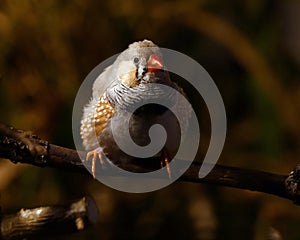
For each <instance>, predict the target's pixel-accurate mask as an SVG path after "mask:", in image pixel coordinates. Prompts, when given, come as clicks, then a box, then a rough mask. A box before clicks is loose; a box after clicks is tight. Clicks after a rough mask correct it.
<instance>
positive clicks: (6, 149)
mask: <svg viewBox="0 0 300 240" xmlns="http://www.w3.org/2000/svg"><path fill="white" fill-rule="evenodd" d="M0 158H6V159H9V160H11V161H12V162H14V163H28V164H32V165H35V166H39V167H53V168H58V169H63V170H64V171H72V172H79V173H83V174H89V172H88V171H87V170H86V169H85V167H84V166H83V164H82V162H81V159H80V158H79V156H78V154H77V151H76V150H73V149H68V148H64V147H60V146H57V145H54V144H49V143H48V142H47V141H45V140H42V139H40V138H39V137H38V136H36V135H34V134H32V133H31V132H28V131H22V130H16V129H14V128H12V127H7V126H6V125H4V124H2V123H0ZM196 160H197V159H196ZM200 166H201V163H198V162H193V163H192V165H191V166H190V168H189V169H188V170H187V171H186V172H185V173H184V174H183V175H182V176H181V177H180V178H179V181H186V182H195V183H206V184H214V185H220V186H227V187H233V188H239V189H246V190H252V191H258V192H263V193H268V194H273V195H276V196H278V197H282V198H286V199H290V200H292V201H293V202H294V203H295V204H297V205H300V165H298V166H297V167H296V169H294V170H293V171H291V173H290V174H289V175H279V174H273V173H268V172H263V171H257V170H250V169H242V168H237V167H229V166H221V165H216V166H215V167H214V169H213V170H212V171H211V172H210V173H209V174H208V175H207V176H206V177H205V178H203V179H200V178H199V177H198V173H199V169H200ZM136 169H137V166H136V165H134V164H127V165H126V170H132V171H136ZM144 170H145V171H147V170H149V169H144Z"/></svg>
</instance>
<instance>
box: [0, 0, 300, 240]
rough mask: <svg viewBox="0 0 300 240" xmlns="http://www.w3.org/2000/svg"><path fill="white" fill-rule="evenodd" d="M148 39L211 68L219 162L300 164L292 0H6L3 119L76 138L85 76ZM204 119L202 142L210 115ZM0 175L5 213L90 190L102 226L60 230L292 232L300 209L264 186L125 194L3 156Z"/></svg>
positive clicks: (0, 35) (115, 235) (299, 39)
mask: <svg viewBox="0 0 300 240" xmlns="http://www.w3.org/2000/svg"><path fill="white" fill-rule="evenodd" d="M144 38H148V39H151V40H152V41H154V42H155V43H156V44H158V45H159V46H161V47H165V48H170V49H173V50H177V51H180V52H182V53H185V54H187V55H188V56H190V57H192V58H194V59H195V60H196V61H198V62H199V63H200V64H201V65H202V66H203V67H204V68H205V69H206V70H207V71H208V72H209V73H210V75H211V76H212V78H213V79H214V81H215V83H216V84H217V86H218V88H219V90H220V92H221V94H222V97H223V99H224V103H225V107H226V111H227V119H228V133H227V140H226V143H225V147H224V150H223V152H222V155H221V158H220V160H219V163H220V164H224V165H230V166H238V167H244V168H249V169H259V170H264V171H269V172H274V173H279V174H288V173H289V172H290V170H291V169H293V168H294V167H295V166H296V164H297V163H299V157H300V124H299V120H300V74H299V73H300V71H299V69H300V67H299V66H300V2H299V1H296V0H294V1H293V0H288V1H279V0H275V1H270V0H244V1H236V0H229V1H216V0H212V1H208V0H199V1H197V0H190V1H184V0H177V1H157V0H152V1H140V0H127V1H122V0H111V1H92V0H74V1H72V2H69V1H61V0H51V1H50V0H44V1H38V0H21V1H20V0H2V1H1V2H0V75H1V80H0V116H1V119H0V121H1V122H4V123H6V124H9V125H12V126H14V127H16V128H20V129H25V130H32V131H34V132H35V133H36V134H38V135H39V136H41V137H42V138H45V139H48V140H49V141H50V142H51V143H54V144H57V145H61V146H65V147H70V148H73V147H74V144H73V139H72V129H71V121H72V107H73V101H74V99H75V96H76V92H77V90H78V88H79V86H80V84H81V82H82V81H83V80H84V78H85V77H86V75H87V74H88V73H89V72H90V71H91V70H92V69H93V68H94V67H95V66H96V65H97V64H99V63H100V62H101V61H103V60H105V59H106V58H108V57H110V56H112V55H113V54H116V53H119V52H121V51H123V50H124V49H125V48H126V47H127V46H128V44H129V43H132V42H134V41H136V40H142V39H144ZM187 92H188V94H189V91H187ZM190 98H191V99H192V101H193V104H194V105H196V104H197V98H196V97H193V96H190ZM198 101H199V102H198V104H203V102H202V100H201V99H198ZM200 122H201V131H202V132H201V134H202V135H201V138H202V143H203V146H206V145H207V141H208V140H209V133H210V131H209V129H210V127H209V118H208V117H207V116H205V114H204V116H203V118H202V117H201V116H200ZM201 151H203V152H204V153H205V147H203V149H202V150H201ZM202 154H203V153H202ZM0 179H1V180H0V190H1V196H0V206H1V209H2V212H3V213H10V212H15V211H17V210H18V209H20V208H23V207H24V208H29V207H35V206H39V205H46V204H56V203H66V202H68V201H71V200H74V199H76V198H79V197H81V196H83V195H86V194H90V195H92V196H93V197H94V198H95V200H96V201H97V204H98V207H99V208H100V218H101V219H100V223H99V224H98V226H96V227H92V228H89V229H87V230H85V231H83V232H81V233H76V234H73V235H70V236H62V237H61V238H59V239H154V238H165V239H166V238H168V239H171V238H173V239H183V238H184V239H256V240H260V239H300V231H299V224H300V208H299V207H297V206H295V205H293V203H291V202H290V201H288V200H284V199H280V198H277V197H275V196H270V195H266V194H262V193H256V192H250V191H243V190H236V189H231V188H226V187H217V186H211V185H203V184H191V183H183V182H181V183H174V184H172V185H171V186H169V187H167V188H164V189H161V190H159V191H156V192H152V193H145V194H128V193H122V192H118V191H116V190H113V189H110V188H108V187H106V186H104V185H103V184H101V183H99V182H97V181H95V180H93V179H92V177H89V176H82V175H80V174H75V173H70V172H67V171H62V170H56V169H49V168H45V169H41V168H37V167H34V166H29V165H21V164H17V165H14V164H12V163H10V162H9V161H7V160H4V159H1V160H0Z"/></svg>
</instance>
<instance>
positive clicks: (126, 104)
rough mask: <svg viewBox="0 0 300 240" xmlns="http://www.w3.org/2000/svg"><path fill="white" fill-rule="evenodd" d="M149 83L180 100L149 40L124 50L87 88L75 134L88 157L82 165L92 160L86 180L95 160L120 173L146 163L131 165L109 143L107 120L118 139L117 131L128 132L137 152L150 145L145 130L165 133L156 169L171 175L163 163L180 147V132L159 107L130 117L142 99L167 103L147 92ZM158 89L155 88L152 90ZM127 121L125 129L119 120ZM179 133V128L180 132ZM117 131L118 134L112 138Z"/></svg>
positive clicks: (171, 117) (148, 107) (131, 159)
mask: <svg viewBox="0 0 300 240" xmlns="http://www.w3.org/2000/svg"><path fill="white" fill-rule="evenodd" d="M149 83H159V84H164V85H167V86H169V87H171V88H173V89H175V90H177V91H179V92H181V93H182V94H183V91H182V89H181V88H179V87H178V86H177V84H175V83H174V82H172V81H171V80H170V77H169V73H168V72H167V71H165V70H164V63H163V60H162V55H161V51H160V49H159V47H158V46H156V45H155V44H154V43H153V42H151V41H149V40H143V41H139V42H135V43H133V44H130V45H129V47H128V49H126V50H125V51H124V52H122V53H121V54H120V55H119V56H118V58H117V59H116V61H115V62H114V63H113V64H112V65H111V66H109V67H108V68H106V69H105V70H104V71H103V72H102V74H100V75H99V77H98V78H97V79H96V80H95V82H94V84H93V91H92V98H91V100H90V102H89V103H88V104H87V105H86V106H85V107H84V109H83V117H82V120H81V129H80V134H81V138H82V140H83V146H84V147H85V149H86V150H87V151H88V153H87V156H86V160H90V159H91V160H92V174H93V176H94V177H95V174H96V161H97V159H99V160H100V162H101V163H102V164H103V163H104V161H103V159H104V157H103V156H104V155H105V156H106V157H107V159H108V160H109V161H111V162H112V163H113V164H115V165H117V166H119V167H121V168H124V169H126V164H127V163H128V162H130V163H132V162H140V163H146V161H147V160H148V159H140V160H141V161H136V160H137V158H136V157H135V156H130V155H128V154H126V153H125V152H124V151H122V150H121V149H120V148H119V146H118V145H117V144H116V142H115V141H114V136H113V133H112V124H111V122H112V120H117V121H115V122H116V127H115V129H116V131H117V134H122V131H121V130H122V129H123V128H126V127H127V128H129V132H130V136H131V137H132V139H133V141H134V142H135V143H136V144H137V145H140V146H147V145H148V144H149V142H150V138H149V132H148V131H149V128H150V127H151V126H152V125H153V124H156V123H158V124H161V125H163V126H164V128H165V130H166V132H167V141H166V143H165V145H164V147H163V148H162V150H161V151H160V152H159V153H158V154H159V156H160V159H161V161H160V165H161V167H163V166H166V168H167V172H168V175H169V178H171V169H170V167H169V162H170V161H171V160H172V156H174V155H175V153H176V151H177V149H178V146H179V143H180V126H179V122H178V120H177V119H176V117H174V115H173V114H172V113H171V111H169V110H168V109H167V108H166V107H164V106H159V105H155V104H148V105H145V106H142V107H141V108H139V109H137V110H136V111H134V112H132V108H133V106H135V105H136V104H137V103H139V102H140V101H143V100H144V99H145V98H147V99H148V98H154V99H158V98H161V99H162V100H163V101H173V103H172V104H174V105H176V104H178V102H177V100H176V99H175V98H172V96H168V95H167V94H166V93H164V92H163V91H160V90H159V87H158V89H157V91H156V90H155V89H154V90H153V89H150V88H148V86H150V85H149ZM158 86H160V85H158ZM128 114H130V115H131V118H130V122H129V126H125V125H124V122H123V121H122V119H123V118H124V117H125V116H128ZM181 127H182V126H181ZM118 131H119V133H118Z"/></svg>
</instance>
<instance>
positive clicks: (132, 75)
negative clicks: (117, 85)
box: [117, 61, 138, 87]
mask: <svg viewBox="0 0 300 240" xmlns="http://www.w3.org/2000/svg"><path fill="white" fill-rule="evenodd" d="M136 71H137V68H136V66H135V65H134V63H133V62H132V61H121V62H120V63H119V65H118V69H117V76H118V77H119V78H120V80H121V82H122V83H123V84H124V85H126V86H128V87H135V86H136V85H138V79H137V77H136Z"/></svg>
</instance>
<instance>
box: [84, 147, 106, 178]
mask: <svg viewBox="0 0 300 240" xmlns="http://www.w3.org/2000/svg"><path fill="white" fill-rule="evenodd" d="M102 154H103V150H102V148H101V147H98V148H96V149H94V150H92V151H89V152H88V153H87V154H86V158H85V160H86V161H88V160H89V159H90V157H91V156H92V174H93V177H94V178H96V177H95V176H96V175H95V174H96V161H97V158H99V160H100V163H101V165H104V161H103V155H102Z"/></svg>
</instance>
